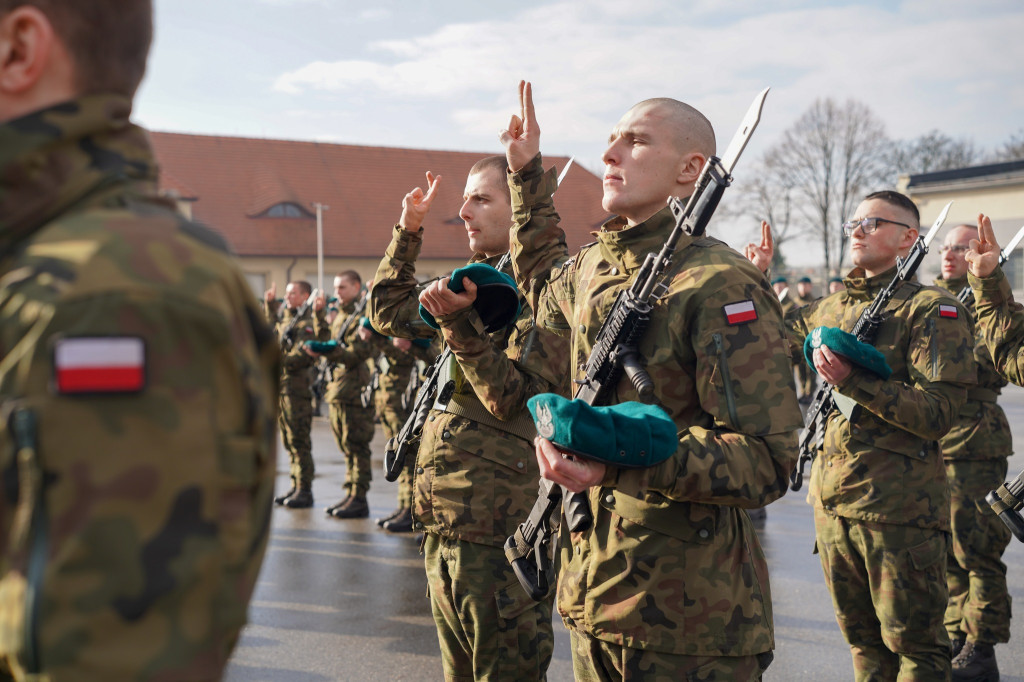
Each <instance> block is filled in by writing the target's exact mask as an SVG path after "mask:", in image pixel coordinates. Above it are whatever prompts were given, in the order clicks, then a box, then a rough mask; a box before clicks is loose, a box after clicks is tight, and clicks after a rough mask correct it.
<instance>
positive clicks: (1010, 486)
mask: <svg viewBox="0 0 1024 682" xmlns="http://www.w3.org/2000/svg"><path fill="white" fill-rule="evenodd" d="M985 501H986V502H988V505H989V506H990V507H992V511H994V512H995V513H996V514H998V515H999V518H1001V519H1002V520H1003V523H1005V524H1006V527H1007V528H1009V529H1010V531H1011V532H1012V533H1013V534H1014V535H1015V536H1016V537H1017V539H1018V540H1020V541H1021V542H1024V517H1021V515H1020V510H1021V508H1022V507H1024V471H1022V472H1020V473H1019V474H1017V478H1015V479H1013V480H1012V481H1010V482H1009V483H1004V484H1002V485H1001V486H999V488H997V489H996V490H993V491H992V492H990V493H989V494H988V495H986V496H985Z"/></svg>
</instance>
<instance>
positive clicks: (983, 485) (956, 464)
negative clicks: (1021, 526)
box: [945, 458, 1010, 644]
mask: <svg viewBox="0 0 1024 682" xmlns="http://www.w3.org/2000/svg"><path fill="white" fill-rule="evenodd" d="M945 464H946V478H947V479H948V480H949V491H950V499H951V502H952V517H953V538H952V540H953V541H952V543H951V545H950V548H949V560H948V562H947V564H946V571H947V574H946V584H947V585H948V586H949V604H948V605H947V606H946V618H945V621H946V631H947V632H948V633H949V636H950V638H954V637H963V636H965V635H966V636H967V637H968V638H969V639H971V640H974V641H976V642H987V643H989V644H995V643H997V642H1008V641H1010V594H1009V592H1008V591H1007V589H1006V564H1004V563H1003V561H1002V556H1003V551H1004V550H1005V549H1006V546H1007V545H1008V544H1009V542H1010V529H1009V528H1007V527H1006V525H1005V524H1004V523H1003V522H1002V521H1000V520H999V517H998V516H996V514H995V512H993V511H992V508H991V507H989V506H988V503H986V502H985V495H986V494H987V493H988V492H989V491H990V490H994V489H995V488H998V487H999V486H1000V485H1002V483H1003V481H1005V480H1006V470H1007V463H1006V459H1005V458H999V459H985V460H955V459H947V460H946V461H945Z"/></svg>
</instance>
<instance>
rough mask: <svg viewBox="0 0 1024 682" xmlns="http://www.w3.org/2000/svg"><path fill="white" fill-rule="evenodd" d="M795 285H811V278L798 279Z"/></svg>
mask: <svg viewBox="0 0 1024 682" xmlns="http://www.w3.org/2000/svg"><path fill="white" fill-rule="evenodd" d="M796 283H797V284H810V283H811V278H810V277H801V278H800V279H798V280H797V281H796Z"/></svg>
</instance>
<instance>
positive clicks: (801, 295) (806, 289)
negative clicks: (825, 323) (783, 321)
mask: <svg viewBox="0 0 1024 682" xmlns="http://www.w3.org/2000/svg"><path fill="white" fill-rule="evenodd" d="M811 286H812V285H811V278H810V277H806V276H805V277H801V278H800V279H798V280H797V281H796V295H795V296H792V306H791V308H790V310H792V309H793V308H802V307H803V306H805V305H808V304H810V303H812V302H814V300H815V296H814V294H813V293H812V291H811ZM783 312H785V313H786V314H787V315H788V314H789V310H785V306H783ZM794 367H795V370H796V386H797V389H798V390H799V392H800V404H801V405H810V404H811V401H812V400H813V399H814V389H815V388H816V387H817V383H818V382H817V375H816V374H815V373H814V371H813V370H812V369H811V368H810V366H809V365H808V364H807V363H806V362H805V361H804V358H803V355H800V356H799V357H798V358H796V362H795V363H794Z"/></svg>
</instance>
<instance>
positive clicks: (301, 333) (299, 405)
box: [263, 300, 323, 506]
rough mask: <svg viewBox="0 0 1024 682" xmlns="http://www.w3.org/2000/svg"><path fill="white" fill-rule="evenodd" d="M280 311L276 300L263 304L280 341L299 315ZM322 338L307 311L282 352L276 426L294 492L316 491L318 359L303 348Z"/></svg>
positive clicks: (287, 309) (293, 312)
mask: <svg viewBox="0 0 1024 682" xmlns="http://www.w3.org/2000/svg"><path fill="white" fill-rule="evenodd" d="M280 307H281V306H280V302H279V301H276V300H275V301H270V302H266V301H264V304H263V310H264V314H265V315H266V319H267V322H268V323H269V324H272V325H275V329H274V331H275V333H276V334H277V338H278V340H280V339H281V335H282V334H283V333H284V330H285V329H286V328H287V327H288V326H289V325H290V324H291V323H292V320H294V319H295V314H296V312H297V310H296V309H294V308H285V310H284V311H283V312H282V311H281V310H280ZM322 315H323V313H319V314H318V316H320V317H322ZM321 336H322V335H321V334H317V333H316V332H315V331H314V315H313V313H312V308H308V309H307V310H306V312H305V314H304V315H303V317H302V318H301V319H299V320H298V322H296V324H295V327H294V341H295V342H294V344H293V345H292V347H291V348H290V349H289V350H287V351H284V350H283V349H282V356H281V382H280V385H281V393H280V395H279V396H278V422H277V423H278V426H280V427H281V440H282V441H283V442H284V449H285V450H287V451H288V460H289V466H288V474H289V476H290V477H291V479H292V488H294V489H296V490H307V491H311V490H312V489H313V474H314V473H315V471H314V469H315V467H314V465H313V443H312V441H311V440H310V431H311V430H312V428H313V366H314V365H315V364H316V359H315V358H313V357H312V356H310V355H309V354H308V353H306V351H305V350H303V345H304V344H305V343H306V341H316V340H320V337H321ZM307 506H308V505H307Z"/></svg>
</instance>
